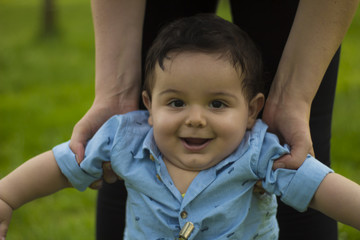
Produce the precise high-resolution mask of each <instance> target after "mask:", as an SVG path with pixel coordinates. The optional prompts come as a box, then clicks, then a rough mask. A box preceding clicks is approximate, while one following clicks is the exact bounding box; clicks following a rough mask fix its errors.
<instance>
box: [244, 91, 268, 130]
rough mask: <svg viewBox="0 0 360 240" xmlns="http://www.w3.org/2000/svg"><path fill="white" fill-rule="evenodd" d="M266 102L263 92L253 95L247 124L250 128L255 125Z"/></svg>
mask: <svg viewBox="0 0 360 240" xmlns="http://www.w3.org/2000/svg"><path fill="white" fill-rule="evenodd" d="M264 103H265V96H264V94H262V93H258V94H257V95H256V96H255V97H253V98H252V99H251V100H250V102H249V116H248V125H247V128H248V129H251V128H252V127H253V126H254V124H255V121H256V119H257V116H258V114H259V112H260V111H261V109H262V108H263V106H264Z"/></svg>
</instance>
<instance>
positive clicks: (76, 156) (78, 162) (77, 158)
mask: <svg viewBox="0 0 360 240" xmlns="http://www.w3.org/2000/svg"><path fill="white" fill-rule="evenodd" d="M75 159H76V162H77V164H78V165H80V161H79V157H78V155H77V154H75Z"/></svg>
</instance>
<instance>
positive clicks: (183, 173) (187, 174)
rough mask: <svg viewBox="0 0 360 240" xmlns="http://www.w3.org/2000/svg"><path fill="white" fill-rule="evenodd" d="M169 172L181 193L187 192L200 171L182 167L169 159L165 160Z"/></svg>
mask: <svg viewBox="0 0 360 240" xmlns="http://www.w3.org/2000/svg"><path fill="white" fill-rule="evenodd" d="M164 162H165V165H166V167H167V170H168V172H169V175H170V177H171V179H172V180H173V182H174V184H175V187H176V188H177V189H178V190H179V192H180V193H181V194H184V193H186V191H187V189H188V187H189V186H190V184H191V182H192V181H193V180H194V178H195V177H196V176H197V175H198V173H199V172H200V171H192V170H185V169H181V168H179V167H177V166H175V165H173V164H171V163H170V162H168V161H166V160H165V161H164Z"/></svg>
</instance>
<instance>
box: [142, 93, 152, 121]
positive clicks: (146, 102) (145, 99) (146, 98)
mask: <svg viewBox="0 0 360 240" xmlns="http://www.w3.org/2000/svg"><path fill="white" fill-rule="evenodd" d="M142 100H143V103H144V105H145V107H146V108H147V110H148V111H149V119H148V123H149V125H150V126H152V124H153V121H152V113H151V99H150V96H149V94H148V93H147V92H146V91H143V92H142Z"/></svg>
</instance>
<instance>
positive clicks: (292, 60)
mask: <svg viewBox="0 0 360 240" xmlns="http://www.w3.org/2000/svg"><path fill="white" fill-rule="evenodd" d="M358 2H359V1H358V0H341V1H336V0H316V1H313V0H300V2H299V7H298V10H297V13H296V17H295V20H294V23H293V26H292V29H291V32H290V35H289V37H288V40H287V43H286V46H285V49H284V51H283V54H282V57H281V60H280V63H279V67H278V70H277V73H276V76H275V78H274V81H273V84H272V87H271V91H270V94H269V101H272V102H274V103H284V102H289V101H290V103H291V101H297V102H298V103H299V101H300V104H301V103H303V104H304V105H306V106H304V108H306V107H308V108H309V109H308V110H310V106H311V102H312V100H313V98H314V96H315V94H316V92H317V89H318V88H319V85H320V83H321V80H322V78H323V76H324V73H325V71H326V69H327V67H328V65H329V63H330V61H331V59H332V57H333V56H334V54H335V52H336V50H337V49H338V48H339V46H340V43H341V41H342V40H343V38H344V36H345V34H346V32H347V30H348V28H349V26H350V23H351V21H352V19H353V16H354V14H355V12H356V9H357V6H358Z"/></svg>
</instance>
